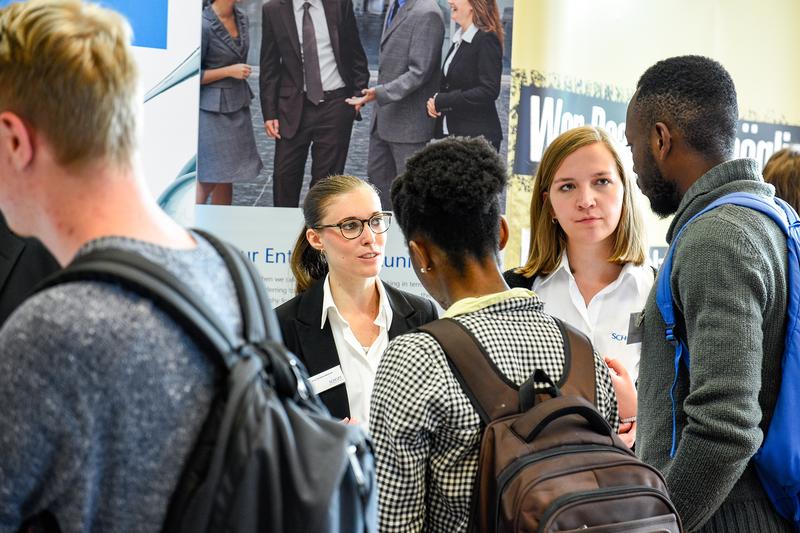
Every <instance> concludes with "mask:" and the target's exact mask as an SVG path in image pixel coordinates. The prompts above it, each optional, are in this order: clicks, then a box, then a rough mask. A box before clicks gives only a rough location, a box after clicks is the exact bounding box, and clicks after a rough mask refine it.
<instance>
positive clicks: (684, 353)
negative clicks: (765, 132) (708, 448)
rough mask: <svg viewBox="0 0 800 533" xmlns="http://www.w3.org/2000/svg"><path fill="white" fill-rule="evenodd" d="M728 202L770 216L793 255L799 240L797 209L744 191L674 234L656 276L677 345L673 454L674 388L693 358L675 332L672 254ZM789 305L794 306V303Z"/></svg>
mask: <svg viewBox="0 0 800 533" xmlns="http://www.w3.org/2000/svg"><path fill="white" fill-rule="evenodd" d="M726 204H733V205H738V206H741V207H747V208H750V209H753V210H755V211H758V212H760V213H763V214H764V215H766V216H768V217H769V218H770V219H772V220H773V221H774V222H775V224H777V225H778V227H779V228H781V230H782V231H783V232H784V233H785V234H786V235H787V238H788V240H787V245H788V246H789V250H790V254H792V249H795V250H797V243H796V242H793V240H794V239H793V238H792V235H793V233H792V228H793V227H796V226H797V223H798V217H797V213H795V212H794V210H793V209H792V208H791V207H790V206H789V205H788V204H787V203H786V202H784V201H783V200H781V199H780V198H772V199H767V198H764V197H761V196H758V195H756V194H751V193H745V192H736V193H731V194H726V195H724V196H721V197H720V198H717V199H716V200H714V201H713V202H711V203H710V204H708V205H707V206H706V207H704V208H703V209H702V210H701V211H700V212H699V213H697V214H696V215H694V216H693V217H692V218H690V219H689V220H688V221H687V222H686V223H685V224H684V225H683V226H681V228H680V229H679V230H678V233H676V234H675V237H674V238H673V239H672V243H671V244H670V247H669V249H668V250H667V255H666V257H665V258H664V262H663V263H662V264H661V268H659V270H658V276H657V278H656V306H657V307H658V310H659V312H660V313H661V318H662V319H663V320H664V324H665V329H664V337H665V338H666V340H667V342H669V343H670V344H672V345H673V346H674V347H675V358H674V368H675V377H674V379H673V381H672V386H671V388H670V393H669V395H670V400H671V402H672V447H671V449H670V457H674V456H675V452H676V446H677V427H678V425H677V419H676V416H677V414H676V413H677V409H676V405H675V388H676V386H677V383H678V372H679V370H680V366H681V362H683V364H685V365H686V368H687V369H688V368H689V363H690V361H691V359H690V355H689V347H688V346H687V345H686V341H685V339H681V338H679V337H678V335H677V333H676V323H677V320H676V313H675V307H674V303H673V298H672V285H671V279H670V278H671V277H672V262H673V255H674V252H675V248H676V246H677V244H678V241H679V240H680V237H681V235H683V232H684V231H685V230H686V228H687V227H688V226H689V224H691V223H692V222H693V221H694V220H695V219H697V218H698V217H699V216H701V215H703V214H705V213H707V212H709V211H711V210H712V209H716V208H717V207H719V206H721V205H726ZM795 257H796V254H795ZM790 276H791V269H790ZM789 282H790V286H791V283H792V279H790V280H789ZM790 300H791V299H790ZM790 305H792V304H791V302H790ZM787 311H788V313H789V315H788V316H792V315H791V309H789V310H787ZM795 314H796V313H795Z"/></svg>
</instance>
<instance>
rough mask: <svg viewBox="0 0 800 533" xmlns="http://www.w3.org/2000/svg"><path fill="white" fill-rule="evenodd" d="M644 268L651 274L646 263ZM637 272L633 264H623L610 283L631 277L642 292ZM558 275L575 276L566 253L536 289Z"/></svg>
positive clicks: (637, 268) (637, 269)
mask: <svg viewBox="0 0 800 533" xmlns="http://www.w3.org/2000/svg"><path fill="white" fill-rule="evenodd" d="M645 266H646V267H647V272H648V273H650V274H652V269H651V268H650V266H649V265H647V263H645ZM639 270H640V269H639V267H637V266H636V265H634V264H633V263H625V264H624V265H623V266H622V272H620V273H619V276H617V279H616V280H615V281H614V282H612V284H613V283H621V282H622V280H623V279H625V278H626V277H628V276H633V278H634V279H635V280H636V284H637V286H638V287H639V290H640V291H641V290H643V288H644V286H643V285H642V280H641V279H639V276H636V273H637V272H638V271H639ZM559 275H560V276H567V278H568V279H575V276H573V275H572V269H571V268H570V266H569V258H568V257H567V252H566V251H565V252H564V253H562V254H561V262H560V263H559V264H558V266H557V267H556V268H555V270H553V271H552V272H551V273H550V274H548V275H547V276H545V277H544V278H542V280H541V281H540V282H538V283H537V284H536V285H537V287H538V288H541V287H544V286H546V285H547V284H548V283H550V282H551V281H553V279H554V278H555V277H556V276H559Z"/></svg>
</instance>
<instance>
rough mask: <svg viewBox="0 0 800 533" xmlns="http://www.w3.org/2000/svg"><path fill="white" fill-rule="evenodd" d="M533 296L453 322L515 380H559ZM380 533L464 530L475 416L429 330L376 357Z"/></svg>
mask: <svg viewBox="0 0 800 533" xmlns="http://www.w3.org/2000/svg"><path fill="white" fill-rule="evenodd" d="M542 309H543V304H542V302H541V300H540V299H539V298H538V297H537V296H535V295H533V294H532V293H531V296H529V297H521V298H516V297H515V298H511V299H507V300H505V301H502V302H499V303H495V304H492V305H489V306H487V307H484V308H482V309H480V310H478V311H475V312H471V313H466V314H463V315H459V316H456V317H455V319H456V320H458V321H459V322H461V323H462V324H463V325H464V326H466V327H467V328H468V329H469V330H470V331H471V332H472V333H473V334H474V335H475V337H476V338H477V339H478V340H479V341H480V342H481V343H482V344H483V346H484V347H485V348H486V351H487V353H488V354H489V356H490V357H491V358H492V359H493V361H494V362H495V364H496V365H497V366H498V368H499V369H500V370H501V371H502V372H503V374H505V375H506V376H507V377H508V378H509V379H511V380H512V381H513V382H515V383H517V384H521V383H523V382H525V381H526V380H527V379H528V377H530V376H531V374H533V372H534V371H535V369H536V368H541V369H543V370H544V371H545V372H547V374H548V375H549V376H550V377H551V378H552V379H553V381H557V380H558V379H559V378H560V377H561V373H562V371H563V367H564V344H563V341H562V338H561V334H560V332H559V329H558V326H557V325H556V323H555V322H554V320H553V319H552V318H551V317H550V316H549V315H547V314H545V313H544V312H543V311H542ZM595 373H596V383H597V400H598V405H597V407H598V409H599V411H600V413H602V414H603V416H604V417H605V418H606V419H607V420H608V421H609V422H610V423H611V425H612V427H614V428H616V427H617V426H618V415H617V400H616V396H615V394H614V389H613V385H612V383H611V379H610V377H609V374H608V368H607V367H606V365H605V363H604V362H603V360H602V358H601V357H600V356H598V355H597V354H595ZM370 429H371V432H372V436H373V439H374V443H375V448H376V458H377V471H378V482H379V486H378V494H379V502H380V509H379V514H380V531H381V532H382V533H388V532H401V531H402V532H411V531H430V532H447V533H454V532H459V531H465V530H466V527H467V521H468V518H469V513H470V498H471V495H472V487H473V483H474V480H475V476H476V474H477V469H478V451H479V444H480V438H481V428H480V419H479V417H478V414H477V413H476V412H475V410H474V409H473V407H472V405H471V404H470V402H469V400H468V399H467V396H466V395H465V394H464V392H463V391H462V389H461V386H460V385H459V384H458V382H457V381H456V379H455V377H454V376H453V373H452V372H451V370H450V368H449V367H448V365H447V360H446V358H445V355H444V351H443V350H442V348H441V347H440V345H439V344H438V343H437V342H436V341H435V340H434V339H433V337H431V336H429V335H428V334H427V333H421V332H420V333H409V334H406V335H401V336H399V337H397V338H396V339H394V340H393V341H392V342H391V343H390V344H389V347H388V348H387V350H386V353H385V354H384V355H383V357H382V359H381V363H380V366H379V367H378V373H377V376H376V378H375V387H374V389H373V394H372V403H371V409H370Z"/></svg>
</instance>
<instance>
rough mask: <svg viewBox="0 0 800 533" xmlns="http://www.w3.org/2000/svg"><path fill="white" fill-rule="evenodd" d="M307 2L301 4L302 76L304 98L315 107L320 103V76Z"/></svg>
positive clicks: (315, 38) (315, 41)
mask: <svg viewBox="0 0 800 533" xmlns="http://www.w3.org/2000/svg"><path fill="white" fill-rule="evenodd" d="M310 7H311V4H310V3H309V2H305V3H304V4H303V74H304V75H305V77H306V98H308V100H309V101H310V102H311V103H312V104H314V105H317V104H319V103H320V102H321V101H322V75H321V74H320V71H319V55H318V54H317V37H316V34H315V33H314V23H313V22H312V21H311V13H309V12H308V9H309V8H310Z"/></svg>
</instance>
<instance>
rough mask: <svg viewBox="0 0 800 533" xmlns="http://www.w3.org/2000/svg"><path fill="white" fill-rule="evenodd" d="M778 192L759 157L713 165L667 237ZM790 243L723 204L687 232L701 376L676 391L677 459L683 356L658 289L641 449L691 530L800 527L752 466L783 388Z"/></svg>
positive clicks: (643, 370) (649, 315)
mask: <svg viewBox="0 0 800 533" xmlns="http://www.w3.org/2000/svg"><path fill="white" fill-rule="evenodd" d="M735 191H745V192H752V193H756V194H760V195H763V196H772V195H773V194H774V189H773V188H772V186H770V185H767V184H765V183H764V182H763V180H762V178H761V176H760V173H759V172H758V167H757V164H756V162H755V161H752V160H746V159H742V160H735V161H728V162H726V163H723V164H721V165H718V166H716V167H714V168H713V169H711V170H710V171H709V172H708V173H706V174H705V175H703V176H702V177H701V178H700V179H699V180H698V181H697V182H695V183H694V185H692V186H691V187H690V189H689V190H688V191H687V192H686V195H685V196H684V198H683V199H682V201H681V203H680V206H679V207H678V211H677V213H676V215H675V218H674V220H673V222H672V225H671V226H670V228H669V232H668V233H667V240H668V241H670V242H671V241H672V238H673V236H674V235H675V233H677V231H678V230H679V229H680V227H681V226H682V225H683V224H684V223H685V222H686V221H687V220H689V219H690V218H691V217H692V216H693V215H694V214H696V213H697V212H699V211H700V210H701V209H702V208H703V207H705V206H706V205H708V204H709V203H710V202H711V201H713V200H715V199H717V198H719V197H720V196H722V195H723V194H727V193H730V192H735ZM786 265H787V258H786V238H785V236H784V234H783V233H782V231H781V230H780V229H779V228H778V227H777V226H776V225H775V224H774V223H773V222H772V221H771V220H769V219H768V218H767V217H766V216H764V215H761V214H760V213H757V212H755V211H752V210H750V209H747V208H743V207H737V206H723V207H720V208H717V209H715V210H713V211H710V212H709V213H707V214H705V215H703V216H702V217H700V218H698V219H697V220H695V221H694V222H692V224H691V225H690V226H689V227H688V228H687V230H686V231H685V232H684V233H683V235H682V236H681V239H680V241H679V243H678V246H677V248H676V250H675V256H674V263H673V270H672V276H671V280H670V281H671V286H672V294H673V299H674V301H675V303H676V304H677V310H679V311H680V312H681V313H682V315H683V316H684V317H685V323H683V324H679V327H680V326H681V325H683V326H684V329H683V331H684V332H685V333H684V338H685V339H687V342H688V347H689V352H690V354H691V363H690V365H691V368H690V370H691V371H690V373H689V374H690V375H689V374H687V372H686V369H685V368H682V369H681V373H680V377H679V380H678V385H677V391H676V404H677V424H678V447H677V452H676V454H675V457H674V458H672V459H670V443H671V436H672V415H671V402H670V398H669V390H670V386H671V384H672V381H673V377H674V366H673V359H674V355H675V352H674V348H673V347H672V346H671V345H670V344H668V343H667V342H666V340H665V339H664V322H663V321H662V319H661V315H660V314H659V311H658V308H657V307H656V302H655V291H653V292H651V294H650V297H649V299H648V301H647V304H646V306H645V318H644V339H643V344H642V358H641V363H640V370H639V430H638V434H637V443H636V447H637V452H638V453H639V454H640V455H641V457H642V459H643V460H644V461H645V462H647V463H650V464H651V465H653V466H655V467H656V468H658V469H659V470H661V471H662V472H663V473H664V475H665V477H666V479H667V485H668V487H669V490H670V493H671V495H672V498H673V501H674V502H675V505H676V507H677V508H678V511H679V513H680V515H681V518H682V519H683V523H684V527H685V528H686V530H687V531H698V530H699V531H704V532H715V533H716V532H726V533H735V532H761V533H766V532H772V531H792V530H791V528H790V527H789V525H788V524H786V523H784V522H783V521H782V520H781V519H780V518H779V517H778V515H777V514H776V513H775V512H774V510H773V509H772V507H771V504H770V503H769V500H768V499H767V496H766V495H765V493H764V491H763V489H762V487H761V484H760V482H759V480H758V478H757V476H756V473H755V470H754V467H753V464H752V462H751V461H750V459H751V457H752V456H753V454H754V453H755V452H756V451H757V450H758V448H759V446H760V444H761V441H762V438H763V431H764V430H765V429H766V428H767V427H768V425H769V420H770V418H771V416H772V412H773V409H774V406H775V400H776V396H777V392H778V388H779V386H780V360H781V355H782V354H783V347H784V343H783V335H784V330H785V322H786V295H787V284H786V279H787V270H786Z"/></svg>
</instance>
